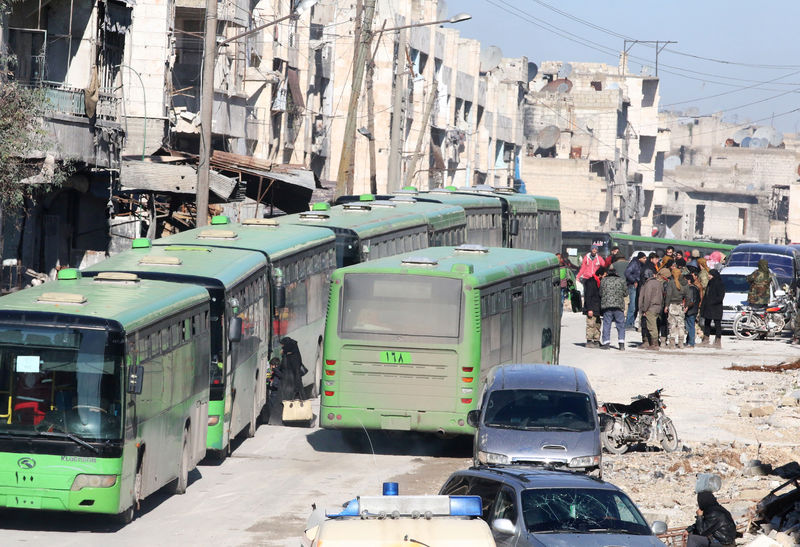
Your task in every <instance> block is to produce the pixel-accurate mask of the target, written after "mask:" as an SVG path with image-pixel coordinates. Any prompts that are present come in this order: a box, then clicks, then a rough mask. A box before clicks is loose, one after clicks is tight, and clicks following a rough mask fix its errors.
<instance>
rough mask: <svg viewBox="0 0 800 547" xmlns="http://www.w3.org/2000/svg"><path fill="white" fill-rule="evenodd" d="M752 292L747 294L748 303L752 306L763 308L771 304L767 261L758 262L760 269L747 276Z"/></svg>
mask: <svg viewBox="0 0 800 547" xmlns="http://www.w3.org/2000/svg"><path fill="white" fill-rule="evenodd" d="M747 282H748V283H749V284H750V291H749V292H748V293H747V303H748V304H750V305H751V306H759V307H763V306H766V305H767V304H769V296H770V290H769V289H770V284H771V282H772V280H771V277H770V273H769V263H767V261H766V260H765V259H763V258H762V259H761V260H759V261H758V269H757V270H756V271H754V272H753V273H751V274H750V275H748V276H747Z"/></svg>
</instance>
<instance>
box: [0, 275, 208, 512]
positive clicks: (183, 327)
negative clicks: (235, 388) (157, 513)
mask: <svg viewBox="0 0 800 547" xmlns="http://www.w3.org/2000/svg"><path fill="white" fill-rule="evenodd" d="M209 336H210V308H209V296H208V293H207V292H206V291H205V290H203V289H202V288H201V287H196V286H193V285H184V284H176V283H169V282H164V281H155V280H148V279H141V278H139V277H137V276H136V275H131V274H120V273H118V272H110V273H109V272H104V273H99V274H97V275H96V276H95V277H94V278H93V279H86V278H81V276H80V273H79V272H77V271H76V270H62V271H61V272H59V280H58V281H52V282H48V283H45V284H43V285H40V286H38V287H33V288H29V289H25V290H23V291H19V292H16V293H12V294H9V295H7V296H4V297H2V298H0V394H1V395H2V403H0V469H2V472H0V507H13V508H25V509H34V510H54V511H75V512H87V513H105V514H110V515H118V516H119V519H120V520H121V521H123V522H129V521H130V520H131V519H132V518H133V510H134V507H135V505H136V504H137V502H138V501H139V500H141V499H143V498H145V497H146V496H148V495H149V494H151V493H153V492H155V491H156V490H158V489H160V488H162V487H164V486H165V485H170V488H171V490H172V491H173V492H174V493H178V494H182V493H183V492H184V491H185V490H186V487H187V483H188V474H189V471H190V470H191V469H193V468H194V467H195V466H196V464H197V462H198V461H200V459H201V458H202V457H203V456H204V455H205V448H206V431H207V426H206V424H207V421H208V407H209V386H208V374H209V362H210V356H209V351H208V347H209Z"/></svg>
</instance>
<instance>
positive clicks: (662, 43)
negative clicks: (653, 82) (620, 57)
mask: <svg viewBox="0 0 800 547" xmlns="http://www.w3.org/2000/svg"><path fill="white" fill-rule="evenodd" d="M677 43H678V42H676V41H674V40H625V41H624V43H623V46H622V49H623V50H624V51H625V53H624V55H625V60H626V61H627V58H628V52H629V51H630V50H631V49H632V48H633V46H635V45H636V44H655V48H656V76H658V54H659V53H661V52H662V51H664V48H665V47H667V46H668V45H670V44H677ZM628 44H630V47H628Z"/></svg>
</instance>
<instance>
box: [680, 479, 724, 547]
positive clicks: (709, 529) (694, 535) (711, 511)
mask: <svg viewBox="0 0 800 547" xmlns="http://www.w3.org/2000/svg"><path fill="white" fill-rule="evenodd" d="M696 515H697V516H696V517H695V521H694V524H692V525H691V526H689V527H688V528H687V529H686V531H687V532H689V537H688V538H687V539H686V547H706V546H724V545H734V543H735V541H736V522H735V521H734V520H733V517H732V516H731V514H730V512H729V511H728V510H727V509H725V508H724V507H723V506H722V505H720V504H719V502H718V501H717V498H716V497H714V494H712V493H711V492H698V493H697V513H696Z"/></svg>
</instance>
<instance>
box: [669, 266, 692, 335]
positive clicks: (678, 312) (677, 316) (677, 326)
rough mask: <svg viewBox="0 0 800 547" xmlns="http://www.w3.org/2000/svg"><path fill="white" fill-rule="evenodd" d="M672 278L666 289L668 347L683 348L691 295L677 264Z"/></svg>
mask: <svg viewBox="0 0 800 547" xmlns="http://www.w3.org/2000/svg"><path fill="white" fill-rule="evenodd" d="M671 273H672V280H671V281H667V285H666V290H665V291H664V313H666V314H667V322H668V325H669V326H668V328H667V347H672V345H673V338H674V339H675V340H674V344H675V345H677V346H678V349H683V340H684V338H685V337H686V332H685V326H686V316H685V315H684V314H685V311H686V308H685V305H686V299H687V298H688V297H689V287H688V286H687V284H686V281H685V280H684V279H683V276H682V275H681V270H680V269H679V268H678V267H677V266H676V267H675V268H672V270H671Z"/></svg>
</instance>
